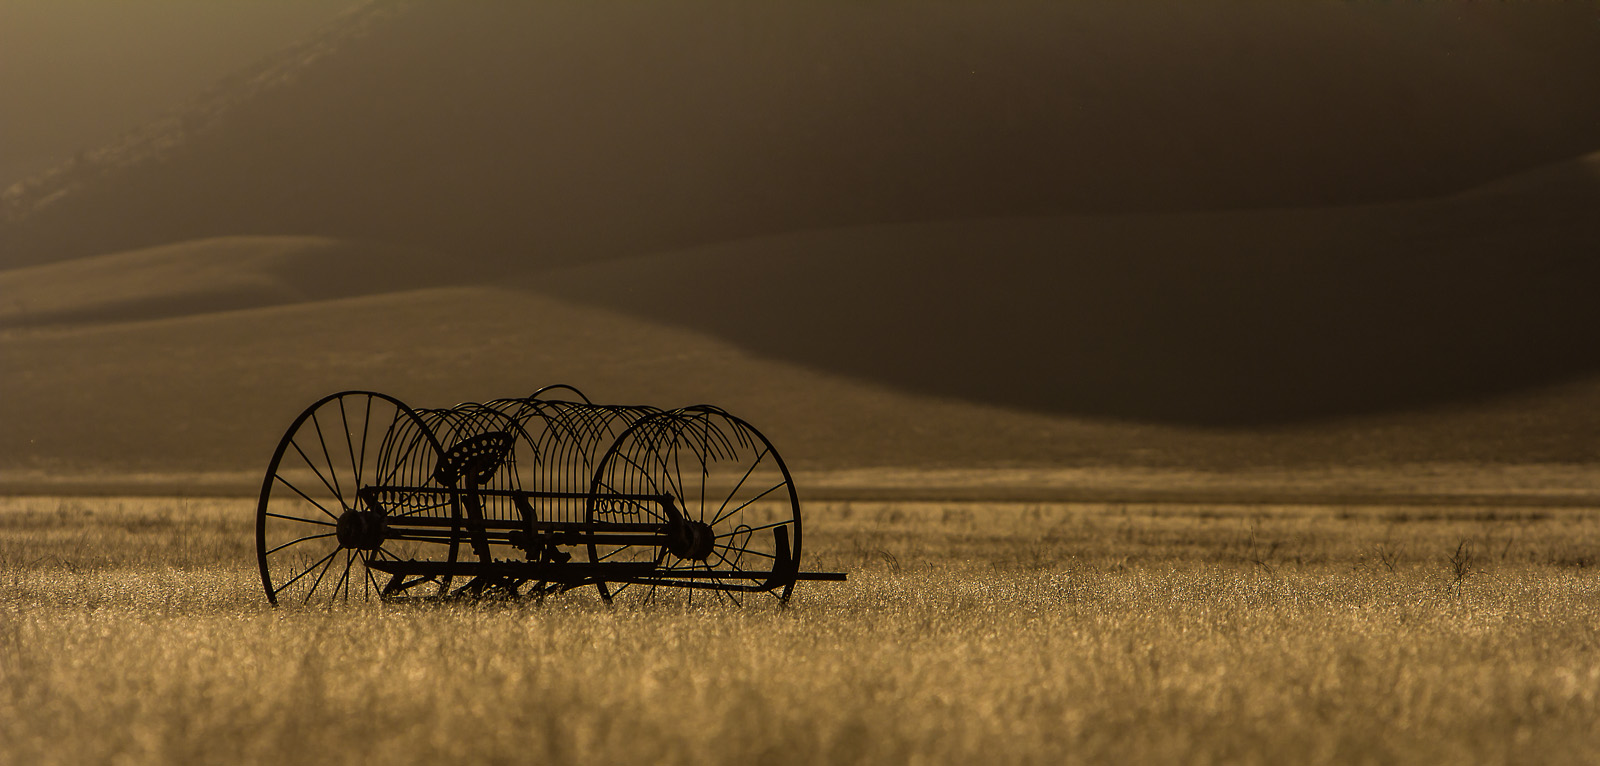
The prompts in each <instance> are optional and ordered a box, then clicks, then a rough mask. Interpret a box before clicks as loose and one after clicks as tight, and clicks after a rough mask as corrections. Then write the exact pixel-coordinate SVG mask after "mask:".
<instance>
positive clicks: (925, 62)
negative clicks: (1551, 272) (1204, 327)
mask: <svg viewBox="0 0 1600 766" xmlns="http://www.w3.org/2000/svg"><path fill="white" fill-rule="evenodd" d="M1593 24H1594V20H1593V12H1592V8H1589V7H1587V6H1586V5H1585V4H1579V3H1556V4H1537V5H1533V4H1504V5H1503V4H1476V5H1471V6H1463V5H1460V4H1455V3H1449V4H1377V3H1360V4H1348V3H1294V4H1281V3H1262V2H1253V1H1250V0H1210V1H1208V2H1200V3H1196V2H1187V1H1184V2H1179V1H1178V0H1155V1H1153V2H1140V3H1120V2H1101V1H1099V0H1085V1H1084V2H1070V3H1061V2H1046V1H1045V0H1006V1H1005V2H995V3H967V2H942V1H937V0H936V1H935V2H926V1H925V0H891V1H889V2H877V3H857V2H844V1H843V0H828V1H825V2H800V1H799V0H779V1H778V2H762V3H746V2H734V1H733V0H692V1H691V2H679V3H648V4H640V3H617V2H577V1H576V0H557V1H556V2H541V3H525V2H512V1H511V0H498V1H493V2H474V3H459V2H446V1H445V0H412V1H411V2H381V3H372V4H371V5H369V6H368V7H367V9H366V10H365V11H364V12H361V13H356V14H353V15H351V16H349V17H347V18H345V19H344V21H343V22H342V23H341V24H339V25H336V26H335V27H333V28H330V29H328V30H327V31H325V32H324V33H323V34H322V35H320V36H318V37H317V38H315V39H312V40H310V41H308V42H306V43H305V44H303V45H301V46H298V47H296V48H294V49H292V50H289V51H287V52H285V53H284V54H283V55H282V56H280V57H278V58H276V59H273V60H272V61H269V62H267V63H266V64H263V65H262V66H260V67H258V68H257V69H254V70H249V71H245V72H241V73H240V74H239V75H237V76H235V77H233V78H231V79H230V80H229V81H227V82H224V83H220V84H219V85H218V86H217V88H215V89H214V91H213V92H212V94H211V95H210V96H209V97H208V98H206V99H204V100H202V101H201V102H199V103H197V104H195V105H194V106H193V107H192V108H191V109H189V110H188V111H187V112H184V113H182V114H181V115H179V116H178V117H175V118H173V119H171V120H169V121H166V122H164V123H161V124H158V125H153V126H151V127H150V128H149V129H148V130H146V131H143V132H140V133H137V134H134V135H130V136H129V137H128V138H127V139H126V140H124V141H122V142H119V143H118V144H117V145H115V146H112V147H107V148H105V149H103V150H99V151H91V152H88V153H87V154H86V156H85V158H84V161H83V162H82V163H79V165H78V166H75V167H72V168H68V169H63V170H62V171H61V172H59V173H57V174H55V175H54V176H52V177H50V178H46V179H41V180H40V181H39V182H37V183H34V184H30V185H23V186H19V187H17V188H15V189H14V190H12V191H11V192H8V195H7V201H6V212H5V217H6V218H8V219H9V222H8V223H6V224H5V225H3V226H0V265H4V266H12V267H14V266H20V265H26V264H33V263H41V262H48V261H53V260H58V259H61V258H66V257H78V256H85V255H100V254H105V253H111V252H121V251H125V250H129V249H135V248H141V247H150V246H157V245H164V244H169V243H173V242H182V241H189V240H195V239H203V238H208V237H214V236H234V235H293V236H303V235H315V236H328V237H335V238H340V239H360V240H379V241H389V242H398V243H402V244H405V245H407V246H412V247H418V246H420V247H432V248H435V249H437V250H439V251H440V252H441V253H444V254H447V255H448V256H450V257H452V258H454V259H456V260H457V261H458V262H460V263H461V266H462V268H464V269H480V270H492V269H494V268H497V267H501V266H504V265H505V264H506V263H515V264H518V265H523V264H527V263H552V264H553V263H571V262H574V261H581V260H584V259H586V258H590V257H596V256H610V255H619V254H620V255H630V254H638V253H641V252H650V251H660V250H667V249H674V248H677V247H681V246H685V245H692V244H698V243H706V242H715V241H723V240H728V239H733V238H740V237H749V236H757V235H762V234H772V233H779V232H785V231H794V230H802V229H816V228H833V227H837V226H842V225H856V224H871V223H882V222H891V221H918V220H942V219H950V218H964V217H991V216H1010V215H1045V214H1059V213H1074V212H1096V211H1102V212H1103V211H1124V212H1127V211H1168V212H1174V211H1177V212H1181V211H1191V210H1203V209H1219V208H1238V207H1252V206H1271V207H1296V206H1316V205H1327V204H1350V203H1367V202H1379V201H1386V200H1395V199H1404V198H1415V197H1425V196H1433V195H1437V194H1443V193H1448V192H1451V191H1455V190H1459V189H1462V188H1465V187H1468V186H1471V185H1474V184H1477V183H1482V182H1486V181H1489V180H1491V179H1494V178H1498V177H1502V176H1505V175H1507V174H1510V173H1513V172H1518V171H1520V170H1523V169H1526V168H1528V167H1532V166H1535V165H1539V164H1543V163H1547V162H1552V161H1556V160H1559V159H1562V158H1566V157H1571V156H1575V155H1578V154H1581V153H1584V152H1589V151H1593V150H1595V149H1596V148H1597V147H1600V89H1597V88H1594V87H1593V84H1594V78H1593V73H1594V72H1596V71H1600V45H1597V44H1596V40H1595V38H1594V33H1593Z"/></svg>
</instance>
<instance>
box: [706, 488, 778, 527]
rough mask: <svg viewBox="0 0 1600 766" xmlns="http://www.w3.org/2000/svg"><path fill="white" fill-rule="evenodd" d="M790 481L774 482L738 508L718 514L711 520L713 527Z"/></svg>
mask: <svg viewBox="0 0 1600 766" xmlns="http://www.w3.org/2000/svg"><path fill="white" fill-rule="evenodd" d="M788 483H789V482H787V481H783V482H779V483H777V484H774V485H772V486H771V487H768V488H767V489H766V491H764V492H762V493H761V494H759V495H756V496H755V497H752V498H750V499H749V500H746V501H744V502H743V503H740V504H739V507H738V508H735V509H733V510H731V511H728V512H727V513H724V514H722V515H721V516H718V517H717V519H716V521H713V522H711V526H713V527H714V526H716V525H717V522H718V521H722V520H723V519H726V518H728V517H729V516H732V515H734V514H735V513H738V512H740V511H742V510H744V509H745V508H746V507H747V506H749V505H750V504H751V503H753V502H755V501H757V500H760V499H761V498H763V497H766V496H767V495H770V494H772V491H773V490H776V489H780V488H782V487H783V486H784V485H786V484H788Z"/></svg>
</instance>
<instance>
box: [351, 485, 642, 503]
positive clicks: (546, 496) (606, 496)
mask: <svg viewBox="0 0 1600 766" xmlns="http://www.w3.org/2000/svg"><path fill="white" fill-rule="evenodd" d="M361 491H362V492H396V493H399V492H404V493H409V494H424V493H426V494H441V495H448V494H462V495H465V494H469V493H470V494H476V495H477V496H478V497H513V498H515V497H521V498H524V499H528V500H633V501H635V502H646V503H668V502H671V501H672V496H671V495H661V494H657V495H647V494H641V493H637V492H543V491H539V490H533V489H476V490H474V489H469V488H466V487H411V486H401V485H393V484H372V485H368V486H365V487H362V488H361Z"/></svg>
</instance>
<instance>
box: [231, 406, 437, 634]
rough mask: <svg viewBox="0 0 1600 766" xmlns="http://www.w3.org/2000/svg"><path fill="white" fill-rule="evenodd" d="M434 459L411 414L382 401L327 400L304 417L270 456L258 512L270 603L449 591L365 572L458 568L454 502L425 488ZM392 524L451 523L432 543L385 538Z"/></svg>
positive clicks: (428, 436)
mask: <svg viewBox="0 0 1600 766" xmlns="http://www.w3.org/2000/svg"><path fill="white" fill-rule="evenodd" d="M440 454H441V450H440V449H439V444H438V441H437V440H436V439H435V438H434V436H433V434H432V432H430V431H429V430H428V428H427V427H426V426H425V424H424V423H423V422H422V420H421V418H419V417H418V416H417V413H415V412H413V411H412V410H411V408H409V407H407V406H406V405H405V404H403V403H401V402H400V401H399V400H397V399H394V398H393V397H390V396H386V395H384V394H379V393H373V392H370V391H346V392H343V393H338V394H332V395H330V396H327V397H325V398H323V399H322V400H320V401H318V402H317V403H316V404H313V405H311V406H310V407H309V408H307V409H306V411H305V412H303V413H301V414H300V417H299V418H296V419H295V421H294V424H293V425H291V426H289V430H288V431H287V432H286V433H284V435H283V440H282V441H280V442H279V443H278V449H277V451H276V452H274V453H273V455H272V462H271V463H270V464H268V466H267V474H266V478H265V479H264V480H263V482H262V485H261V500H260V502H259V504H258V505H257V508H256V555H257V559H258V561H259V563H260V566H261V584H262V585H263V586H264V587H265V588H266V591H267V600H268V601H271V602H272V603H273V604H274V605H277V604H331V603H340V602H347V601H350V600H351V599H352V598H354V599H357V600H365V599H369V598H375V597H409V596H422V595H440V594H443V593H446V592H448V589H449V586H450V582H449V578H448V577H411V578H399V577H391V576H389V575H386V574H384V573H383V572H380V571H377V570H374V569H371V568H369V567H368V566H367V563H368V562H369V561H378V560H382V559H388V560H393V561H406V560H416V561H436V562H448V563H454V562H455V560H456V553H457V549H458V548H459V538H460V529H459V526H460V521H459V519H460V510H459V507H458V504H456V503H454V502H453V499H452V497H451V496H450V494H449V493H445V492H442V491H440V490H439V489H438V488H433V489H429V488H428V486H429V482H430V476H431V473H432V472H433V470H434V468H435V466H437V465H438V462H439V456H440ZM394 517H435V518H440V519H448V520H449V521H448V522H446V523H444V524H442V525H435V528H437V529H439V532H438V533H437V534H436V535H435V536H434V538H433V539H429V540H416V539H407V540H390V539H385V529H386V526H385V523H386V521H387V520H389V519H391V518H394ZM408 580H409V581H408Z"/></svg>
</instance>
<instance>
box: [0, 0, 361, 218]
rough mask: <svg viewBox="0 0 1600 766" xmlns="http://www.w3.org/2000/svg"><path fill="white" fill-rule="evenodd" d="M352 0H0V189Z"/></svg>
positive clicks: (166, 105) (291, 39)
mask: <svg viewBox="0 0 1600 766" xmlns="http://www.w3.org/2000/svg"><path fill="white" fill-rule="evenodd" d="M357 4H359V0H0V189H3V188H4V187H6V186H9V185H11V184H12V183H14V182H16V181H18V180H21V179H22V178H23V177H26V176H28V175H31V174H33V173H38V172H41V171H43V170H46V169H48V168H49V167H50V166H52V165H54V164H55V163H58V162H61V161H64V160H66V159H68V158H70V157H72V155H73V154H74V153H75V152H77V151H80V150H83V149H92V148H94V147H96V146H98V145H100V144H102V143H105V142H107V141H109V140H111V139H113V138H115V137H116V136H117V135H118V134H120V133H122V132H123V131H127V130H130V129H133V128H136V127H138V126H139V125H140V124H142V123H144V122H146V121H149V120H151V119H154V118H156V117H159V116H160V115H161V114H163V113H164V112H166V111H168V110H170V109H174V108H176V107H178V106H180V105H181V104H183V103H184V102H185V101H187V100H188V99H191V98H194V97H195V96H196V95H198V94H199V93H200V92H201V91H202V90H204V89H205V88H206V86H208V85H210V84H212V83H213V82H215V81H217V80H218V79H220V78H221V77H223V76H225V75H227V74H228V73H229V72H231V71H233V70H235V69H238V68H240V67H243V66H247V65H249V64H250V63H251V62H253V61H256V60H258V59H260V58H261V57H263V56H266V55H268V54H270V53H272V52H273V51H275V50H277V49H280V48H283V47H285V46H288V45H292V44H294V43H296V42H298V41H300V40H301V39H303V38H305V36H306V35H307V34H309V33H310V32H311V31H313V30H314V29H316V28H317V27H318V26H319V25H321V24H324V23H326V22H327V21H328V20H329V19H331V18H333V17H334V16H336V15H338V14H339V13H341V12H343V11H344V10H346V9H348V8H350V7H352V6H354V5H357Z"/></svg>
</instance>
